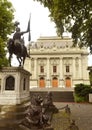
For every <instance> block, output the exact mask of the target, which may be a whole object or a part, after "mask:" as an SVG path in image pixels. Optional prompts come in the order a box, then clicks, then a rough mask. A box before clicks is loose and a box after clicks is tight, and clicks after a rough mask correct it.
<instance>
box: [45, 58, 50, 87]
mask: <svg viewBox="0 0 92 130" xmlns="http://www.w3.org/2000/svg"><path fill="white" fill-rule="evenodd" d="M49 65H50V58H47V83H46V86H47V87H50V66H49Z"/></svg>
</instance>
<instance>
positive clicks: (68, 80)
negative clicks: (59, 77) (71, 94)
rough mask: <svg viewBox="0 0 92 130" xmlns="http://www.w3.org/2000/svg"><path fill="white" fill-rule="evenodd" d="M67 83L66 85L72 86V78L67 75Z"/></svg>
mask: <svg viewBox="0 0 92 130" xmlns="http://www.w3.org/2000/svg"><path fill="white" fill-rule="evenodd" d="M65 85H66V87H71V78H70V77H67V78H66V79H65Z"/></svg>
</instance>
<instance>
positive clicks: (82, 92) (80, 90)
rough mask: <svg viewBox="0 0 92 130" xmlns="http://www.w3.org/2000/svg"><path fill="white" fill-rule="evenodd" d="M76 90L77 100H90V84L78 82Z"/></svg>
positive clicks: (91, 91) (91, 90) (91, 89)
mask: <svg viewBox="0 0 92 130" xmlns="http://www.w3.org/2000/svg"><path fill="white" fill-rule="evenodd" d="M74 91H75V92H74V93H75V95H74V96H75V101H77V102H79V101H80V102H83V101H88V95H89V93H92V88H91V86H90V85H84V84H76V85H75V88H74Z"/></svg>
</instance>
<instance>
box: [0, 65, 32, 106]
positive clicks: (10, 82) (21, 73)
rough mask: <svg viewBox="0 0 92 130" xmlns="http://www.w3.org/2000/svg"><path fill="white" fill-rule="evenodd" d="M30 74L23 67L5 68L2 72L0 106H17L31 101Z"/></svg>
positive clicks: (0, 75) (0, 72) (0, 73)
mask: <svg viewBox="0 0 92 130" xmlns="http://www.w3.org/2000/svg"><path fill="white" fill-rule="evenodd" d="M30 75H31V74H30V73H29V72H28V71H26V70H24V69H23V68H22V67H4V68H2V69H1V71H0V77H1V79H0V81H1V84H0V105H17V104H21V103H23V102H25V101H27V100H29V99H30V91H29V80H30Z"/></svg>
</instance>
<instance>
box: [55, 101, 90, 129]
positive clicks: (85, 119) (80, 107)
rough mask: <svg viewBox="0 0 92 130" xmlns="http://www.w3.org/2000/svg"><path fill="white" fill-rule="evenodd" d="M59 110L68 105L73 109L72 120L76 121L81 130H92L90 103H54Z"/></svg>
mask: <svg viewBox="0 0 92 130" xmlns="http://www.w3.org/2000/svg"><path fill="white" fill-rule="evenodd" d="M54 104H55V105H56V106H57V108H59V109H60V108H62V107H64V106H66V105H67V104H68V106H69V107H70V109H71V120H72V119H74V120H75V122H76V125H77V126H78V127H79V130H92V104H89V103H54Z"/></svg>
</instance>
